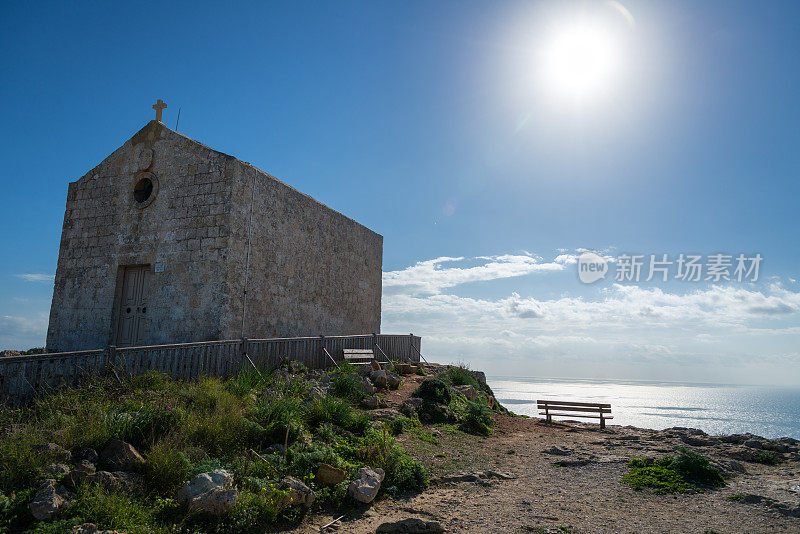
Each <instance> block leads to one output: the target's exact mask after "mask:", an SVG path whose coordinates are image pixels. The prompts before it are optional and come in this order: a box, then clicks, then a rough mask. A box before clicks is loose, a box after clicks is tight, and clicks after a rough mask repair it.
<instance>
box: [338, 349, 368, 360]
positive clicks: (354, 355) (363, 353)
mask: <svg viewBox="0 0 800 534" xmlns="http://www.w3.org/2000/svg"><path fill="white" fill-rule="evenodd" d="M343 352H344V359H345V360H372V359H374V358H375V354H374V353H373V352H372V349H343Z"/></svg>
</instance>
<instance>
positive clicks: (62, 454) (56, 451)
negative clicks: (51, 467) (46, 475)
mask: <svg viewBox="0 0 800 534" xmlns="http://www.w3.org/2000/svg"><path fill="white" fill-rule="evenodd" d="M31 449H32V450H34V451H35V452H38V453H40V454H42V455H44V456H46V457H48V458H49V459H51V460H52V461H54V462H60V463H67V462H69V461H70V460H71V459H72V453H70V452H69V451H68V450H66V449H64V448H63V447H61V446H60V445H58V444H57V443H37V444H34V445H31Z"/></svg>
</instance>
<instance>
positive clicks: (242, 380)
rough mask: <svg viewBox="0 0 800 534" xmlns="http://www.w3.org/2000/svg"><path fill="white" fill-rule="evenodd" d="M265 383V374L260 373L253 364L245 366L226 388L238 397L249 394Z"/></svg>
mask: <svg viewBox="0 0 800 534" xmlns="http://www.w3.org/2000/svg"><path fill="white" fill-rule="evenodd" d="M263 383H264V378H263V375H261V374H259V373H258V371H256V370H255V369H254V368H253V367H252V366H250V367H245V368H244V369H242V370H241V371H240V372H239V374H238V375H236V376H235V377H233V378H232V379H231V380H230V381H228V383H227V384H225V389H226V390H227V391H229V392H230V393H233V394H234V395H236V396H237V397H244V396H245V395H249V394H250V393H252V392H253V391H254V390H256V389H257V388H258V387H259V386H261V385H262V384H263Z"/></svg>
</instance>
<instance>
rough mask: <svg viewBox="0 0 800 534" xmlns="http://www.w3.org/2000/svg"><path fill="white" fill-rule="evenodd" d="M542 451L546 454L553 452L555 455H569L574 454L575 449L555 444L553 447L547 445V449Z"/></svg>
mask: <svg viewBox="0 0 800 534" xmlns="http://www.w3.org/2000/svg"><path fill="white" fill-rule="evenodd" d="M542 452H543V453H545V454H553V455H555V456H568V455H570V454H572V453H573V452H574V451H573V450H572V449H570V448H569V447H559V446H557V445H553V446H552V447H547V448H546V449H542Z"/></svg>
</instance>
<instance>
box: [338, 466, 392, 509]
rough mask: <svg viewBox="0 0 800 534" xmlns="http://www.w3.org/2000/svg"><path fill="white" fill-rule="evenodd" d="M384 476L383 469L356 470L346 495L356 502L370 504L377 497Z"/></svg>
mask: <svg viewBox="0 0 800 534" xmlns="http://www.w3.org/2000/svg"><path fill="white" fill-rule="evenodd" d="M385 476H386V474H385V473H384V472H383V469H380V468H378V469H374V470H373V469H370V468H369V467H362V468H361V469H359V470H358V474H356V478H354V479H353V480H352V481H351V482H350V486H349V487H348V488H347V493H348V495H350V496H351V497H352V498H353V499H355V500H357V501H358V502H362V503H365V504H368V503H371V502H372V501H373V500H374V499H375V497H376V496H377V495H378V492H379V491H380V489H381V482H383V478H384V477H385Z"/></svg>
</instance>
